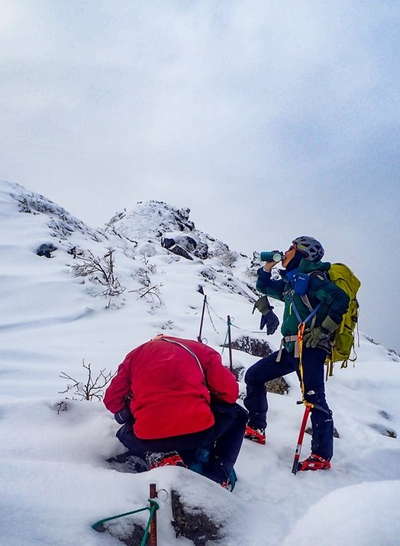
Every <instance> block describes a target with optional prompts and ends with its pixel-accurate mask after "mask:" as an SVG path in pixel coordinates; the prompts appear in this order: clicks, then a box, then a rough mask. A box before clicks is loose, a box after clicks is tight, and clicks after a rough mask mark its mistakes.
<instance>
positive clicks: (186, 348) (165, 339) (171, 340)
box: [161, 337, 204, 376]
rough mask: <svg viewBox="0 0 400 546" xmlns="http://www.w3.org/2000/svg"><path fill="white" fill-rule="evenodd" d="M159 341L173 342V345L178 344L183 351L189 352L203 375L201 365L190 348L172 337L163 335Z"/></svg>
mask: <svg viewBox="0 0 400 546" xmlns="http://www.w3.org/2000/svg"><path fill="white" fill-rule="evenodd" d="M161 341H167V342H168V343H173V344H174V345H179V347H182V349H185V351H186V352H188V353H189V354H191V355H192V357H193V358H194V359H195V361H196V362H197V364H198V366H199V368H200V370H201V373H202V374H203V376H204V370H203V366H202V365H201V363H200V360H199V357H198V356H197V355H196V354H195V353H194V352H193V351H192V350H191V349H189V347H187V346H186V345H185V344H184V343H181V342H180V341H175V340H174V339H168V338H165V337H162V338H161Z"/></svg>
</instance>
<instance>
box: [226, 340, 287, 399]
mask: <svg viewBox="0 0 400 546" xmlns="http://www.w3.org/2000/svg"><path fill="white" fill-rule="evenodd" d="M225 347H227V345H225ZM232 349H237V350H238V351H243V352H245V353H247V354H250V355H253V356H258V357H260V358H264V357H266V356H268V355H270V354H271V353H272V349H271V346H270V344H269V343H268V341H266V340H264V339H257V338H254V337H250V336H241V337H239V338H236V339H235V340H233V341H232ZM243 371H244V370H243V368H238V369H237V372H236V370H234V373H235V375H236V377H237V378H238V379H241V378H242V376H243ZM265 386H266V389H267V391H268V392H273V393H275V394H288V392H289V389H290V387H289V385H288V383H287V382H286V381H285V379H284V378H283V377H278V378H276V379H273V380H272V381H268V382H267V383H266V384H265Z"/></svg>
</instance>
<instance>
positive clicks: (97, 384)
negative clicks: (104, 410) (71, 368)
mask: <svg viewBox="0 0 400 546" xmlns="http://www.w3.org/2000/svg"><path fill="white" fill-rule="evenodd" d="M82 367H83V368H84V369H85V370H86V380H85V381H84V382H83V381H79V379H75V378H74V377H72V376H70V375H69V374H67V373H66V372H61V373H60V377H61V379H65V380H66V381H68V382H69V383H68V384H67V387H66V389H65V390H63V391H59V393H60V394H65V393H70V394H72V395H73V396H74V397H75V396H77V397H78V398H79V399H80V400H93V398H96V399H97V400H102V398H103V394H104V389H105V387H106V386H107V385H108V383H109V382H110V381H111V379H112V378H113V377H114V375H115V374H113V373H111V372H107V373H106V370H105V368H104V369H102V370H100V371H99V372H98V373H97V374H96V373H93V370H92V365H91V364H90V363H88V364H86V363H85V360H82Z"/></svg>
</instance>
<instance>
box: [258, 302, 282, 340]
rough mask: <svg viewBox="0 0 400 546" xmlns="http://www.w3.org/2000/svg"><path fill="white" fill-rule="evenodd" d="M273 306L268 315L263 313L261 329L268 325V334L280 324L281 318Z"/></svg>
mask: <svg viewBox="0 0 400 546" xmlns="http://www.w3.org/2000/svg"><path fill="white" fill-rule="evenodd" d="M272 309H273V307H272V308H271V309H270V310H269V311H268V313H267V314H266V315H261V320H260V330H262V329H263V328H264V326H267V334H268V335H271V334H273V333H274V332H275V331H276V329H277V328H278V326H279V319H278V317H277V316H276V315H275V313H274V312H273V311H272Z"/></svg>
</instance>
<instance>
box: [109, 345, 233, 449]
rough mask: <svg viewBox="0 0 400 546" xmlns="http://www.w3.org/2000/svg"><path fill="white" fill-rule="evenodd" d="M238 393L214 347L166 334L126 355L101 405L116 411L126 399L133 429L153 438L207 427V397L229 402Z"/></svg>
mask: <svg viewBox="0 0 400 546" xmlns="http://www.w3.org/2000/svg"><path fill="white" fill-rule="evenodd" d="M179 344H181V345H179ZM182 345H184V346H185V347H186V348H185V347H182ZM187 349H189V350H190V351H191V352H192V353H194V355H193V354H190V352H189V351H188V350H187ZM196 357H197V359H196ZM238 394H239V389H238V384H237V382H236V379H235V377H234V375H233V374H232V373H231V372H230V371H229V370H228V369H227V368H225V367H224V366H223V364H222V362H221V357H220V355H219V354H218V353H217V352H216V351H214V349H211V348H210V347H207V345H204V344H203V343H198V342H197V341H192V340H189V339H180V338H173V337H167V336H165V337H164V338H162V339H156V340H153V341H149V342H147V343H144V344H143V345H140V346H139V347H137V348H136V349H134V350H133V351H131V352H130V353H129V354H128V355H127V356H126V357H125V360H124V361H123V362H122V364H121V365H120V366H119V368H118V373H117V375H116V376H115V377H114V378H113V380H112V381H111V384H110V386H109V387H108V389H107V391H106V393H105V396H104V404H105V406H106V407H107V409H108V410H110V411H111V412H112V413H116V412H117V411H120V410H121V409H123V408H124V407H125V405H126V399H127V397H130V410H131V413H132V415H133V416H134V419H135V423H134V425H133V428H134V432H135V434H136V436H137V437H138V438H141V439H143V440H151V439H159V438H169V437H171V436H181V435H183V434H191V433H193V432H200V431H201V430H206V429H207V428H209V427H211V426H212V425H213V424H214V416H213V413H212V411H211V409H210V397H211V395H212V396H213V397H215V398H216V399H219V400H222V401H224V402H228V403H230V404H233V403H235V402H236V400H237V397H238Z"/></svg>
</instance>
